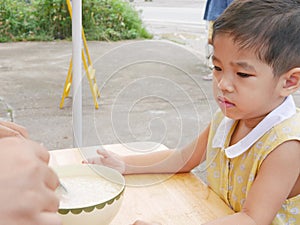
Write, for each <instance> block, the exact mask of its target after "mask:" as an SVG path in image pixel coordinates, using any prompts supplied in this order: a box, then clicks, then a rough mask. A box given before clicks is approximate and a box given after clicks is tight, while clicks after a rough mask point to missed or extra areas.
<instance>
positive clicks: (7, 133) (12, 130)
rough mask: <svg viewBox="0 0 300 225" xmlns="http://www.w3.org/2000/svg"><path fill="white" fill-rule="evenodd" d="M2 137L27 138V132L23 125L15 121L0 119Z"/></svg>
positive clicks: (0, 135) (0, 136)
mask: <svg viewBox="0 0 300 225" xmlns="http://www.w3.org/2000/svg"><path fill="white" fill-rule="evenodd" d="M4 137H22V138H28V132H27V130H26V128H25V127H23V126H20V125H18V124H16V123H12V122H7V121H0V138H4Z"/></svg>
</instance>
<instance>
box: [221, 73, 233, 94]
mask: <svg viewBox="0 0 300 225" xmlns="http://www.w3.org/2000/svg"><path fill="white" fill-rule="evenodd" d="M217 82H218V88H219V89H220V90H221V91H225V92H233V91H234V86H233V82H232V78H231V76H229V75H223V76H222V77H221V78H219V79H217Z"/></svg>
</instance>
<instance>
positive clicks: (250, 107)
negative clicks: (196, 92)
mask: <svg viewBox="0 0 300 225" xmlns="http://www.w3.org/2000/svg"><path fill="white" fill-rule="evenodd" d="M213 45H214V54H213V57H212V60H213V65H214V71H213V74H214V79H213V88H214V97H215V100H216V101H217V103H218V105H219V107H220V108H221V110H222V111H223V113H224V114H225V115H226V116H227V117H229V118H232V119H235V120H238V119H241V120H249V119H258V118H263V117H264V116H266V114H268V113H269V112H270V111H272V110H273V109H274V108H275V107H277V106H278V105H279V104H281V103H282V101H283V97H282V96H280V85H279V80H280V79H278V78H275V77H274V75H273V71H272V68H271V67H270V66H268V65H267V64H265V63H263V62H262V61H260V60H259V59H258V58H257V57H256V55H255V54H254V52H252V51H250V50H240V49H239V47H238V46H237V45H235V44H234V42H233V41H232V38H230V37H229V36H228V35H217V36H216V37H215V38H214V43H213Z"/></svg>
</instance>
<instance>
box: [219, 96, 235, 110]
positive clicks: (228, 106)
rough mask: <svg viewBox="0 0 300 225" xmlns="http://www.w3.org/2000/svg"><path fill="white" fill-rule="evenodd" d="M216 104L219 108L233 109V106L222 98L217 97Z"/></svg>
mask: <svg viewBox="0 0 300 225" xmlns="http://www.w3.org/2000/svg"><path fill="white" fill-rule="evenodd" d="M218 102H219V104H220V105H221V106H223V107H225V108H230V107H234V106H235V104H234V103H232V102H230V101H228V100H227V99H226V98H224V97H218Z"/></svg>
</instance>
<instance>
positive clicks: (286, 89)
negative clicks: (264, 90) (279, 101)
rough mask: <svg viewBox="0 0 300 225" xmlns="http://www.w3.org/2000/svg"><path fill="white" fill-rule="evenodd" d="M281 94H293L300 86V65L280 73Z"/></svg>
mask: <svg viewBox="0 0 300 225" xmlns="http://www.w3.org/2000/svg"><path fill="white" fill-rule="evenodd" d="M282 79H283V80H282V81H283V85H282V90H281V95H282V96H288V95H290V94H293V93H294V92H296V91H297V90H298V88H299V87H300V67H297V68H293V69H291V70H289V71H288V72H286V73H285V74H284V75H282Z"/></svg>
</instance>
